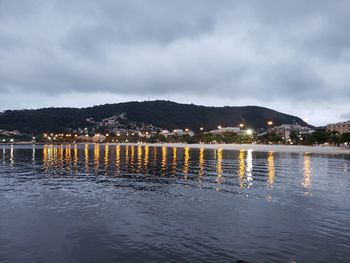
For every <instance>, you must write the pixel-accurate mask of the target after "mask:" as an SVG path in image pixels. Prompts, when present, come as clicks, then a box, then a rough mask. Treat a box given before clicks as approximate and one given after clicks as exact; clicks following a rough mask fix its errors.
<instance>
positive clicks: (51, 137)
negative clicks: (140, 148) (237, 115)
mask: <svg viewBox="0 0 350 263" xmlns="http://www.w3.org/2000/svg"><path fill="white" fill-rule="evenodd" d="M267 125H268V127H269V128H271V127H272V126H273V121H268V122H267ZM244 127H245V124H244V123H240V124H239V128H240V129H243V128H244ZM217 128H218V129H219V130H220V129H222V128H223V127H222V126H221V125H218V126H217ZM199 130H200V131H201V132H203V131H204V127H200V128H199ZM185 132H186V133H188V132H190V129H189V128H186V129H185ZM136 134H138V135H142V133H141V132H139V133H134V132H133V133H128V132H127V133H126V134H125V135H126V136H130V135H131V136H135V135H136ZM144 134H145V135H149V132H145V133H144ZM252 134H253V131H252V130H251V129H247V135H252ZM43 135H44V138H46V139H48V140H56V139H57V138H60V139H63V138H67V139H68V138H76V137H78V136H79V135H78V134H69V133H68V134H64V133H59V134H53V133H50V134H48V133H44V134H43ZM97 135H100V134H95V136H97ZM85 136H86V137H89V135H88V134H85ZM105 136H106V137H109V136H110V135H109V133H106V134H105ZM116 136H118V137H119V136H121V134H120V133H119V132H118V133H116ZM35 139H36V138H35V137H33V140H35ZM9 141H10V143H13V142H14V139H10V140H9ZM2 142H3V143H4V142H6V140H5V139H3V140H2Z"/></svg>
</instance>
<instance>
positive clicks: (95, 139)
mask: <svg viewBox="0 0 350 263" xmlns="http://www.w3.org/2000/svg"><path fill="white" fill-rule="evenodd" d="M106 139H107V137H106V136H104V135H102V134H96V135H95V136H93V137H92V138H91V140H92V141H93V142H105V141H106Z"/></svg>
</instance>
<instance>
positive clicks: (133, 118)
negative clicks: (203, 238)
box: [0, 101, 305, 134]
mask: <svg viewBox="0 0 350 263" xmlns="http://www.w3.org/2000/svg"><path fill="white" fill-rule="evenodd" d="M268 120H272V121H273V122H274V124H275V125H280V124H292V123H299V124H305V122H304V121H303V120H302V119H300V118H299V117H296V116H292V115H288V114H284V113H281V112H277V111H274V110H272V109H268V108H264V107H258V106H244V107H228V106H225V107H207V106H198V105H193V104H180V103H175V102H171V101H144V102H125V103H116V104H105V105H100V106H94V107H88V108H82V109H78V108H44V109H37V110H8V111H4V112H3V113H1V114H0V129H4V130H19V131H20V132H22V133H27V134H38V133H42V132H47V131H52V132H55V131H63V130H66V129H78V128H84V127H95V128H96V129H98V127H108V125H109V126H111V127H112V126H113V125H115V126H118V127H119V126H124V127H126V128H130V127H141V126H142V125H145V124H146V125H153V126H154V127H159V128H166V129H169V130H172V129H175V128H190V129H193V130H197V129H199V128H200V127H204V128H205V129H206V130H209V129H215V128H216V127H217V126H218V125H222V126H237V125H238V124H239V123H245V125H246V126H247V127H250V128H253V129H259V128H266V125H267V124H266V123H267V121H268Z"/></svg>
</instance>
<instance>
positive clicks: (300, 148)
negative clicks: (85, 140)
mask: <svg viewBox="0 0 350 263" xmlns="http://www.w3.org/2000/svg"><path fill="white" fill-rule="evenodd" d="M121 145H138V144H136V143H135V144H133V143H125V144H124V143H122V144H121ZM142 145H149V146H156V147H163V146H165V147H181V148H183V147H189V148H193V149H199V148H204V149H224V150H237V151H239V150H249V149H252V150H253V151H257V152H271V151H272V152H290V153H306V152H307V153H317V154H349V155H350V148H349V147H333V146H305V145H266V144H185V143H152V144H151V143H149V144H146V143H144V144H142Z"/></svg>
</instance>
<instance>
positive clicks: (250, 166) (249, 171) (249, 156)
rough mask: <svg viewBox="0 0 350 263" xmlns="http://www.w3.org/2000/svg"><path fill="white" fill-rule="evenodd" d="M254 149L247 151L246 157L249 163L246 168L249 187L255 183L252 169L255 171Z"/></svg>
mask: <svg viewBox="0 0 350 263" xmlns="http://www.w3.org/2000/svg"><path fill="white" fill-rule="evenodd" d="M252 153H253V150H252V149H249V150H248V151H247V159H246V163H247V168H246V175H247V188H249V187H250V186H251V185H252V184H253V183H252V181H253V175H252V171H253V155H252Z"/></svg>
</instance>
